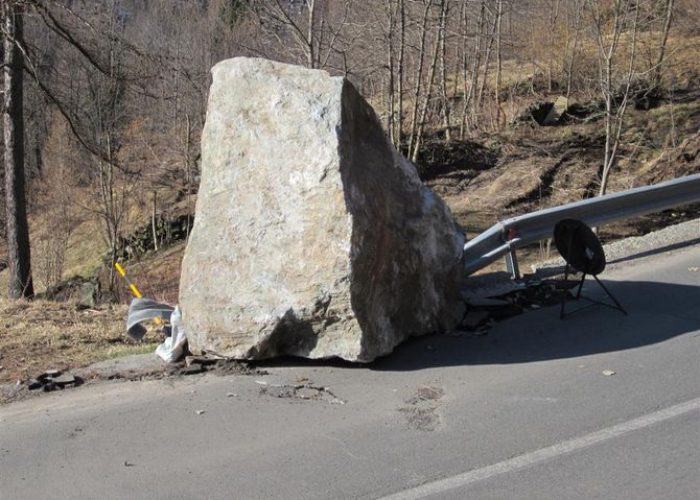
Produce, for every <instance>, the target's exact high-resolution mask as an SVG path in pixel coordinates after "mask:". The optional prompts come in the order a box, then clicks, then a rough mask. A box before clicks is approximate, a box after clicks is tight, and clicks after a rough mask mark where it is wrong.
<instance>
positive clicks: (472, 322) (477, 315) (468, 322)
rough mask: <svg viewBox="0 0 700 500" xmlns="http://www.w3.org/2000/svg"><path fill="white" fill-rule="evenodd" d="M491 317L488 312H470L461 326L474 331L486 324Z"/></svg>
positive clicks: (475, 310) (476, 310)
mask: <svg viewBox="0 0 700 500" xmlns="http://www.w3.org/2000/svg"><path fill="white" fill-rule="evenodd" d="M490 317H491V316H490V315H489V313H488V312H487V311H484V310H478V309H474V310H470V311H468V312H467V314H466V315H465V316H464V318H463V319H462V322H461V323H460V325H461V326H463V327H465V328H467V329H468V330H472V331H474V330H476V329H477V328H478V327H480V326H481V325H483V324H484V323H486V322H487V321H488V319H489V318H490Z"/></svg>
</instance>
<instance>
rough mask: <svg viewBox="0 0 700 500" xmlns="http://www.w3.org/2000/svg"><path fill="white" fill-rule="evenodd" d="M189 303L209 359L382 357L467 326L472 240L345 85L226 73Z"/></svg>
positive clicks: (229, 66)
mask: <svg viewBox="0 0 700 500" xmlns="http://www.w3.org/2000/svg"><path fill="white" fill-rule="evenodd" d="M212 73H213V84H212V87H211V92H210V96H209V106H208V111H207V120H206V125H205V127H204V131H203V134H202V179H201V185H200V190H199V196H198V200H197V207H196V217H195V224H194V228H193V230H192V234H191V237H190V240H189V243H188V245H187V250H186V252H185V257H184V260H183V266H182V278H181V284H180V307H181V309H182V313H183V323H184V326H185V330H186V331H187V335H188V339H189V342H190V349H191V350H193V351H194V352H201V351H208V352H214V353H218V354H222V355H226V356H233V357H236V358H242V359H261V358H270V357H275V356H279V355H294V356H304V357H310V358H321V357H336V356H337V357H340V358H343V359H346V360H351V361H361V362H367V361H371V360H373V359H374V358H376V357H377V356H381V355H384V354H387V353H389V352H391V351H392V349H393V348H394V347H395V346H396V345H397V344H399V343H400V342H401V341H403V340H404V339H406V338H407V337H409V336H412V335H420V334H424V333H428V332H435V331H439V330H445V329H449V328H451V327H452V326H454V324H455V323H456V322H457V321H458V320H459V317H460V315H461V311H460V305H461V302H460V299H459V294H458V284H459V280H460V277H461V269H462V266H461V256H462V247H463V236H462V233H461V231H460V230H459V229H458V227H456V225H455V223H454V222H453V219H452V217H451V214H450V212H449V210H448V208H447V207H446V206H445V205H444V203H443V202H442V201H441V200H440V199H439V198H438V197H437V196H435V195H434V194H433V193H432V192H431V191H430V190H429V189H428V188H426V187H425V186H424V185H423V184H422V183H421V181H420V180H419V178H418V175H417V173H416V169H415V167H414V166H413V165H412V164H411V163H410V162H409V161H408V160H406V159H405V158H403V157H402V156H400V155H399V154H398V153H397V152H396V151H395V150H394V149H393V148H392V147H391V145H390V143H389V142H388V141H387V139H386V137H385V135H384V133H383V131H382V129H381V126H380V124H379V121H378V119H377V117H376V115H375V113H374V111H373V110H372V108H371V107H370V106H369V105H368V104H367V103H366V102H365V101H364V100H363V99H362V97H361V96H360V95H359V94H358V92H357V91H356V90H355V88H354V87H353V86H352V85H351V84H350V83H349V82H348V81H347V80H344V79H342V78H333V77H330V76H329V75H328V74H327V73H325V72H322V71H317V70H308V69H304V68H301V67H297V66H290V65H285V64H280V63H274V62H271V61H267V60H260V59H249V58H237V59H232V60H228V61H224V62H222V63H219V64H218V65H216V66H215V67H214V69H213V70H212Z"/></svg>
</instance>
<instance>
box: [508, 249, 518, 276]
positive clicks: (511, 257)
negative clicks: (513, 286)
mask: <svg viewBox="0 0 700 500" xmlns="http://www.w3.org/2000/svg"><path fill="white" fill-rule="evenodd" d="M506 268H507V269H508V272H509V273H510V277H511V278H512V279H514V280H517V279H520V267H519V266H518V256H517V255H516V254H515V249H514V248H513V249H511V250H510V252H508V253H507V254H506Z"/></svg>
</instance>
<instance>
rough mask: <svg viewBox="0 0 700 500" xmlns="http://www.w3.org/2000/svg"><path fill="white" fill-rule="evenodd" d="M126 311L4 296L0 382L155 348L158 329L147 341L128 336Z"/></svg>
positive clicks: (0, 320) (1, 302) (0, 306)
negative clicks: (10, 299)
mask: <svg viewBox="0 0 700 500" xmlns="http://www.w3.org/2000/svg"><path fill="white" fill-rule="evenodd" d="M126 313H127V308H126V306H121V305H120V306H104V307H100V308H98V309H87V310H79V308H78V307H77V306H76V305H75V304H73V303H69V302H63V303H58V302H48V301H41V300H36V301H24V300H20V301H9V300H7V299H3V298H0V366H2V369H0V383H6V382H14V381H16V380H26V379H27V378H29V377H33V376H37V375H38V374H40V373H41V372H43V371H44V370H46V369H50V368H57V369H67V368H77V367H83V366H87V365H89V364H90V363H93V362H96V361H100V360H103V359H109V358H113V357H118V356H124V355H127V354H137V353H143V352H149V351H152V350H154V349H155V346H156V343H157V342H158V341H159V338H158V337H157V334H156V333H153V332H151V333H149V334H148V335H147V337H146V341H145V342H135V341H133V340H131V339H130V338H128V337H127V336H126V332H125V320H126Z"/></svg>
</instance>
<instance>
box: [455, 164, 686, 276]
mask: <svg viewBox="0 0 700 500" xmlns="http://www.w3.org/2000/svg"><path fill="white" fill-rule="evenodd" d="M694 202H700V174H695V175H688V176H685V177H680V178H678V179H674V180H671V181H667V182H662V183H660V184H655V185H653V186H644V187H639V188H635V189H630V190H628V191H622V192H619V193H612V194H608V195H604V196H599V197H597V198H590V199H587V200H581V201H577V202H574V203H569V204H567V205H561V206H558V207H552V208H547V209H544V210H539V211H537V212H532V213H529V214H525V215H520V216H518V217H513V218H510V219H506V220H504V221H502V222H499V223H498V224H495V225H494V226H492V227H491V228H489V229H488V230H486V231H485V232H483V233H481V234H480V235H479V236H477V237H476V238H474V239H472V240H469V241H468V242H467V243H466V244H465V245H464V270H465V273H466V274H467V275H469V274H472V273H473V272H475V271H478V270H479V269H481V268H483V267H485V266H487V265H489V264H490V263H492V262H494V261H495V260H497V259H499V258H500V257H503V256H506V265H507V267H508V271H509V272H510V273H511V275H512V276H513V278H518V277H519V276H520V271H519V269H518V261H517V257H516V254H515V250H516V249H517V248H520V247H523V246H525V245H529V244H531V243H536V242H538V241H541V240H544V239H547V238H551V237H552V233H553V231H554V225H555V224H556V223H557V222H559V221H560V220H562V219H579V220H581V221H583V222H585V223H586V224H588V225H589V226H593V227H596V226H600V225H603V224H609V223H611V222H614V221H618V220H623V219H627V218H629V217H634V216H638V215H644V214H648V213H652V212H657V211H660V210H665V209H668V208H673V207H676V206H679V205H685V204H688V203H694Z"/></svg>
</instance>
